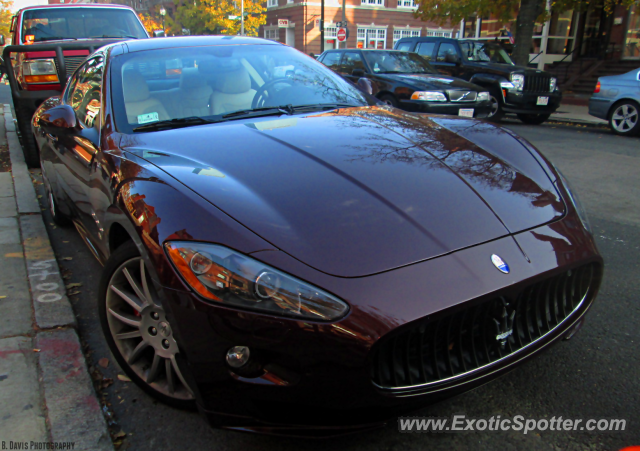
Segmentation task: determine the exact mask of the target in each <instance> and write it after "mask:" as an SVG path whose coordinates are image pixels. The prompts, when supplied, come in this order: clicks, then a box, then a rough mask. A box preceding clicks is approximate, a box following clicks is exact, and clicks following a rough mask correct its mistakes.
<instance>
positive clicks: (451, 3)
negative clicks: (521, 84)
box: [414, 0, 635, 66]
mask: <svg viewBox="0 0 640 451" xmlns="http://www.w3.org/2000/svg"><path fill="white" fill-rule="evenodd" d="M416 2H417V3H419V6H418V9H417V10H416V12H415V13H414V14H415V16H416V17H418V18H421V19H422V20H425V21H427V20H432V21H435V22H437V23H440V24H445V23H452V24H453V23H457V22H460V21H461V20H462V19H466V18H468V17H472V16H481V17H486V16H489V15H492V16H494V17H495V18H496V19H498V20H500V21H502V22H509V21H511V20H512V19H513V14H514V13H515V12H516V11H517V12H518V16H517V19H516V27H515V30H511V32H512V33H513V35H514V37H515V46H514V49H513V55H512V58H513V60H514V61H515V63H516V64H520V65H523V66H526V65H527V64H528V63H529V50H530V47H531V40H532V39H533V29H534V27H535V23H536V20H537V21H544V20H546V19H547V14H548V12H547V11H546V3H547V2H546V0H417V1H416ZM634 2H635V0H551V11H552V12H564V11H568V10H571V9H573V10H579V11H580V10H586V9H588V8H589V7H592V8H604V10H605V12H606V13H607V14H611V13H612V12H613V8H614V7H615V6H616V5H623V6H625V7H629V6H631V5H632V4H633V3H634Z"/></svg>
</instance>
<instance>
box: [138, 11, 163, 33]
mask: <svg viewBox="0 0 640 451" xmlns="http://www.w3.org/2000/svg"><path fill="white" fill-rule="evenodd" d="M140 20H141V21H142V25H144V28H145V30H147V32H148V33H149V35H153V30H162V19H160V20H158V19H157V18H156V17H152V16H151V15H150V14H148V13H142V14H140Z"/></svg>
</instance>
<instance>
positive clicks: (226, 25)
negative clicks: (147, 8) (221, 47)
mask: <svg viewBox="0 0 640 451" xmlns="http://www.w3.org/2000/svg"><path fill="white" fill-rule="evenodd" d="M240 1H241V0H235V1H234V0H195V1H194V2H193V3H190V1H189V2H187V3H182V4H179V3H178V2H180V0H174V2H175V3H176V5H179V6H178V8H177V9H176V17H175V20H176V21H177V22H178V23H180V24H182V26H183V27H184V28H188V29H189V30H190V31H191V34H226V35H236V34H239V33H240V20H239V17H240V6H241V5H240ZM244 12H245V16H246V17H245V19H244V32H245V34H246V35H247V36H257V35H258V28H259V27H260V25H262V24H264V23H266V21H267V17H266V8H265V7H264V6H263V4H262V2H261V1H260V0H244ZM229 16H238V19H229Z"/></svg>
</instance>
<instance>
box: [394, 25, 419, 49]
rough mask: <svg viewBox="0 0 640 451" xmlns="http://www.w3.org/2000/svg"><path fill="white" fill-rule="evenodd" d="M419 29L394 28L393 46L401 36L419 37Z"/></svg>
mask: <svg viewBox="0 0 640 451" xmlns="http://www.w3.org/2000/svg"><path fill="white" fill-rule="evenodd" d="M419 37H420V30H412V29H410V28H409V29H403V28H400V29H395V30H393V46H394V47H395V45H396V41H398V40H400V39H402V38H419Z"/></svg>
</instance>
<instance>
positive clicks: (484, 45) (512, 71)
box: [394, 37, 562, 124]
mask: <svg viewBox="0 0 640 451" xmlns="http://www.w3.org/2000/svg"><path fill="white" fill-rule="evenodd" d="M394 48H395V50H403V51H407V52H416V53H418V54H419V55H421V56H422V57H424V58H425V59H427V60H429V62H430V63H431V65H432V66H433V67H435V68H437V69H438V70H439V71H440V72H441V73H443V74H447V75H451V76H453V77H458V78H462V79H463V80H468V81H470V82H472V83H474V84H476V85H479V86H482V87H484V88H486V89H487V90H488V91H489V92H490V93H491V102H492V110H491V113H490V115H489V117H490V118H491V119H493V120H500V119H501V118H502V116H503V115H504V113H515V114H517V115H518V118H519V119H520V120H521V121H522V122H524V123H525V124H541V123H543V122H544V121H546V120H547V119H548V118H549V116H550V115H551V113H553V112H554V111H556V110H557V109H558V107H559V106H560V100H561V99H562V94H561V93H560V91H559V90H558V89H557V86H556V79H555V78H554V77H552V76H551V74H549V73H548V72H543V71H541V70H537V69H532V68H528V67H523V66H516V65H515V64H514V63H513V61H511V58H509V55H508V54H507V52H506V51H505V50H504V48H503V47H501V46H500V45H499V44H497V43H494V42H482V41H474V40H458V39H450V38H430V37H424V38H403V39H400V40H399V41H398V42H396V45H395V47H394Z"/></svg>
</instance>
